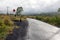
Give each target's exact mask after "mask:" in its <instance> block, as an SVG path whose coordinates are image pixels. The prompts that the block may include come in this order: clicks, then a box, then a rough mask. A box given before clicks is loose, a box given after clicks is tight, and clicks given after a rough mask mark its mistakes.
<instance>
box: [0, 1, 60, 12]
mask: <svg viewBox="0 0 60 40" xmlns="http://www.w3.org/2000/svg"><path fill="white" fill-rule="evenodd" d="M7 6H8V7H9V11H10V12H12V9H16V8H17V7H19V6H22V7H23V8H24V12H30V11H32V12H33V11H35V12H52V11H57V9H58V8H59V7H60V0H0V11H5V12H6V9H7Z"/></svg>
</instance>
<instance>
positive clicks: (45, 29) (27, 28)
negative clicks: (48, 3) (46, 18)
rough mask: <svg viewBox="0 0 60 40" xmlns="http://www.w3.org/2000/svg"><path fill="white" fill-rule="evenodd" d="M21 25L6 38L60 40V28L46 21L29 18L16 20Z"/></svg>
mask: <svg viewBox="0 0 60 40" xmlns="http://www.w3.org/2000/svg"><path fill="white" fill-rule="evenodd" d="M15 25H17V26H20V28H19V29H14V31H13V34H10V35H8V36H7V38H6V40H60V36H59V35H60V29H59V28H57V27H56V26H52V25H50V24H47V23H45V22H42V21H39V20H35V19H31V18H27V21H22V22H19V21H15Z"/></svg>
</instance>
